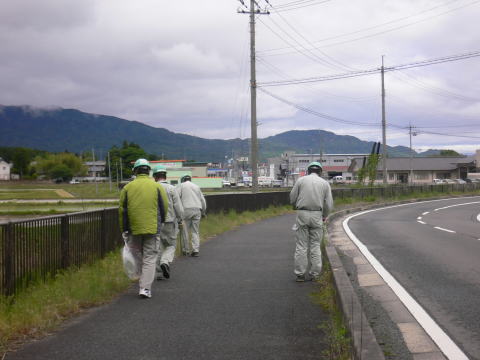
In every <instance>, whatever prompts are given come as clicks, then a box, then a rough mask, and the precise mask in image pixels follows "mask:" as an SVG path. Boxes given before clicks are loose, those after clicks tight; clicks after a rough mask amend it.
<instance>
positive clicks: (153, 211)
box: [118, 174, 168, 235]
mask: <svg viewBox="0 0 480 360" xmlns="http://www.w3.org/2000/svg"><path fill="white" fill-rule="evenodd" d="M167 211H168V197H167V193H166V192H165V189H164V188H163V186H162V185H160V184H159V183H157V182H155V180H153V179H152V178H151V177H149V176H148V175H145V174H140V175H138V176H137V177H136V179H135V180H133V181H132V182H130V183H128V184H127V185H125V187H124V188H123V189H122V191H121V192H120V203H119V207H118V212H119V216H120V230H121V231H122V232H123V231H129V232H130V233H132V234H133V235H141V234H158V233H160V226H161V223H163V222H165V216H166V214H167Z"/></svg>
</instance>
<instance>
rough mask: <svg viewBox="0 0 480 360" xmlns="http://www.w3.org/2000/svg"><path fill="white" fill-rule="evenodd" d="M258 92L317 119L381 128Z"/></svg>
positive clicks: (267, 92)
mask: <svg viewBox="0 0 480 360" xmlns="http://www.w3.org/2000/svg"><path fill="white" fill-rule="evenodd" d="M258 90H260V91H261V92H263V93H264V94H267V95H268V96H270V97H272V98H274V99H277V100H278V101H280V102H283V103H284V104H287V105H290V106H292V107H294V108H296V109H298V110H301V111H303V112H306V113H309V114H311V115H315V116H317V117H321V118H323V119H327V120H330V121H334V122H338V123H342V124H348V125H357V126H373V127H379V126H381V124H380V123H366V122H359V121H352V120H346V119H341V118H338V117H335V116H331V115H327V114H323V113H320V112H318V111H316V110H313V109H310V108H307V107H305V106H302V105H299V104H296V103H294V102H292V101H289V100H287V99H285V98H283V97H280V96H278V95H276V94H273V93H271V92H270V91H268V90H265V89H263V88H259V89H258Z"/></svg>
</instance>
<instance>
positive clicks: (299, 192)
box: [290, 161, 333, 282]
mask: <svg viewBox="0 0 480 360" xmlns="http://www.w3.org/2000/svg"><path fill="white" fill-rule="evenodd" d="M307 172H308V175H307V176H304V177H302V178H300V179H298V180H297V182H296V183H295V185H294V186H293V188H292V191H291V192H290V203H291V204H292V205H294V206H295V208H296V210H297V218H296V221H295V225H294V227H293V229H294V230H295V232H296V233H295V239H296V247H295V269H294V273H295V275H296V276H297V279H296V281H298V282H303V281H305V279H306V274H307V271H308V274H309V275H310V279H311V280H313V281H317V280H318V279H319V277H320V273H321V271H322V251H321V248H320V245H321V242H322V238H323V222H324V221H325V219H326V217H327V216H328V214H329V213H330V211H331V210H332V209H333V199H332V190H331V188H330V184H329V183H328V182H327V181H326V180H324V179H322V178H321V177H320V175H321V174H322V165H321V164H320V163H319V162H316V161H314V162H311V163H310V164H308V167H307ZM308 252H310V269H307V267H308V258H307V256H308Z"/></svg>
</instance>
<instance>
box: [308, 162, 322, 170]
mask: <svg viewBox="0 0 480 360" xmlns="http://www.w3.org/2000/svg"><path fill="white" fill-rule="evenodd" d="M309 168H319V169H322V164H320V163H319V162H318V161H312V162H311V163H310V164H308V166H307V169H309Z"/></svg>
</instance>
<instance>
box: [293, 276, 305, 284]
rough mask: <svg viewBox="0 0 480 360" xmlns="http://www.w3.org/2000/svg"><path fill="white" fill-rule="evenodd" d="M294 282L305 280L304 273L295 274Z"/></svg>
mask: <svg viewBox="0 0 480 360" xmlns="http://www.w3.org/2000/svg"><path fill="white" fill-rule="evenodd" d="M295 281H296V282H305V275H297V279H296V280H295Z"/></svg>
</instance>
